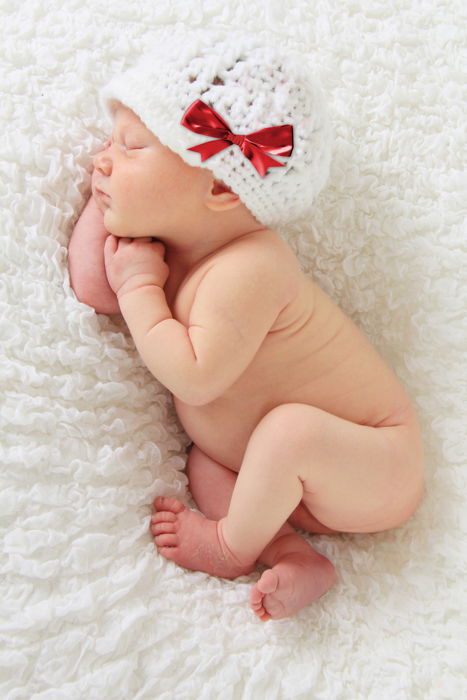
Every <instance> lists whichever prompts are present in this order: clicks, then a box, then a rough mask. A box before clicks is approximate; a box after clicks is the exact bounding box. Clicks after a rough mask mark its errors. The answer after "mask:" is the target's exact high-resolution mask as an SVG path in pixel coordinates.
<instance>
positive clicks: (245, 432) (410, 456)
mask: <svg viewBox="0 0 467 700" xmlns="http://www.w3.org/2000/svg"><path fill="white" fill-rule="evenodd" d="M309 72H310V71H309V68H308V67H307V66H306V64H305V62H304V60H303V58H297V57H295V56H293V55H287V56H278V55H277V54H276V52H275V50H273V49H271V48H268V47H258V48H256V47H255V46H254V45H253V44H252V42H251V41H250V42H248V41H246V40H237V41H236V42H232V41H228V40H227V41H225V43H222V42H221V43H219V44H213V43H212V42H204V43H203V41H202V40H199V41H196V40H193V42H192V45H191V46H190V47H186V48H185V49H184V51H180V48H178V50H177V49H171V48H170V46H169V47H168V48H167V47H163V46H161V47H159V50H158V51H157V52H155V53H154V54H152V55H151V56H150V57H146V58H143V59H142V61H141V62H140V63H139V65H138V66H137V67H136V68H133V69H131V70H129V71H127V72H126V73H124V74H123V75H121V76H118V77H117V78H115V79H114V80H113V81H112V82H111V83H110V85H109V86H108V87H107V88H106V89H105V90H104V93H103V99H104V103H105V104H106V106H107V108H108V110H109V112H110V113H111V115H112V117H113V132H112V138H111V141H110V142H108V143H107V144H106V146H105V147H104V149H103V150H102V151H101V152H100V153H98V154H97V156H96V157H95V159H94V171H93V175H92V197H91V199H90V200H89V203H88V205H87V206H86V208H85V210H84V212H83V214H82V216H81V217H80V219H79V221H78V223H77V225H76V227H75V230H74V232H73V236H72V239H71V242H70V250H69V261H70V262H69V264H70V275H71V280H72V285H73V288H74V290H75V293H76V294H77V296H78V298H79V299H81V300H82V301H85V302H86V303H88V304H90V305H92V306H94V308H96V310H97V311H100V312H105V313H114V312H118V311H120V312H121V313H122V314H123V317H124V318H125V321H126V322H127V324H128V327H129V329H130V332H131V334H132V336H133V339H134V341H135V344H136V347H137V349H138V351H139V353H140V355H141V357H142V358H143V360H144V362H145V363H146V365H147V367H148V368H149V370H150V371H151V372H152V374H153V375H154V376H155V377H156V378H157V379H158V380H159V381H160V382H162V383H163V384H164V385H165V386H166V387H167V388H168V389H169V390H170V391H171V392H172V394H173V396H174V401H175V406H176V409H177V413H178V416H179V418H180V421H181V423H182V425H183V426H184V428H185V430H186V432H187V433H188V435H189V437H190V438H191V440H192V442H193V445H192V447H191V450H190V452H189V456H188V461H187V474H188V478H189V483H190V490H191V493H192V495H193V498H194V499H195V501H196V503H197V505H198V507H199V509H200V510H201V511H202V513H203V514H204V516H203V515H200V514H199V513H197V512H194V511H191V510H189V509H187V508H185V506H184V505H183V504H182V503H180V502H179V501H178V500H176V499H174V498H168V497H163V496H161V497H159V498H157V499H156V501H155V510H156V512H155V514H154V515H153V517H152V523H151V530H152V533H153V535H154V538H155V543H156V546H157V549H158V551H159V553H160V554H161V555H162V556H164V557H166V558H167V559H170V560H172V561H174V562H176V563H178V564H179V565H181V566H184V567H186V568H189V569H194V570H200V571H205V572H207V573H209V574H212V575H215V576H220V577H226V578H235V577H237V576H239V575H242V574H248V573H249V572H251V571H252V570H253V569H254V567H255V564H256V563H257V562H258V561H259V562H261V563H262V564H263V565H265V566H266V567H267V568H266V570H265V571H264V572H263V573H262V575H261V577H260V578H259V580H258V582H257V583H256V584H255V585H254V586H253V588H252V591H251V596H250V605H251V607H252V609H253V611H254V613H255V614H256V615H257V616H258V617H259V618H260V619H261V620H268V619H271V618H274V619H279V618H283V617H287V616H290V615H292V614H294V613H296V612H297V611H298V610H300V609H301V608H303V607H304V606H306V605H308V604H309V603H310V602H311V601H313V600H314V599H316V598H318V597H319V596H321V595H322V594H324V593H325V592H326V591H327V590H328V589H329V588H330V586H331V585H332V583H333V581H334V568H333V566H332V564H331V563H330V561H329V560H328V559H326V558H325V557H324V556H322V555H320V554H319V553H317V552H315V551H314V549H313V548H312V547H311V546H310V545H309V544H308V542H307V541H306V540H305V539H304V538H303V537H301V536H300V535H299V534H298V533H297V532H296V529H295V528H298V529H301V530H304V531H307V532H310V533H333V532H353V533H369V532H376V531H380V530H385V529H388V528H393V527H396V526H398V525H400V524H401V523H403V522H404V521H406V520H407V519H408V518H409V517H410V516H411V514H412V513H413V512H414V510H415V509H416V507H417V505H418V503H419V501H420V498H421V494H422V489H423V477H422V472H423V451H422V444H421V438H420V431H419V426H418V422H417V418H416V415H415V412H414V409H413V407H412V405H411V403H410V400H409V398H408V396H407V394H406V392H405V391H404V389H403V388H402V386H401V385H400V383H399V382H398V380H397V379H396V377H395V375H394V374H393V372H392V371H391V370H390V369H389V368H388V367H387V366H386V364H385V363H384V362H383V360H382V358H381V357H380V356H379V355H378V353H377V352H376V350H375V349H374V348H373V347H372V345H371V344H370V343H369V342H368V340H367V339H366V338H365V337H364V336H363V335H362V333H361V332H360V331H359V330H358V329H357V327H356V326H355V325H354V324H353V323H352V321H351V320H350V319H349V318H347V317H346V316H345V315H344V313H343V312H342V311H341V310H340V309H339V308H338V307H337V306H336V305H335V304H334V303H333V302H332V301H331V300H330V299H329V297H328V296H327V295H326V294H325V293H324V292H323V291H322V290H321V289H320V288H319V287H318V286H317V285H316V284H315V283H314V282H313V281H312V280H311V279H309V278H308V277H307V276H306V275H305V274H304V273H303V272H302V271H301V269H300V267H299V264H298V261H297V259H296V257H295V255H294V254H293V252H292V250H291V249H290V247H289V246H288V245H287V243H286V242H285V241H284V240H283V239H282V238H281V236H280V235H278V233H277V230H281V229H285V228H286V227H287V224H288V223H289V222H290V221H292V220H293V219H296V218H298V217H302V218H303V217H304V216H305V215H306V213H307V212H308V211H309V210H310V206H311V202H312V200H313V198H314V196H315V195H316V193H317V192H318V191H319V190H320V188H321V187H322V186H323V184H324V181H325V179H326V176H327V171H328V164H329V133H328V127H327V122H326V115H325V111H324V108H323V104H322V96H321V93H320V92H319V90H318V89H317V88H316V87H314V86H313V84H312V83H311V79H310V76H309Z"/></svg>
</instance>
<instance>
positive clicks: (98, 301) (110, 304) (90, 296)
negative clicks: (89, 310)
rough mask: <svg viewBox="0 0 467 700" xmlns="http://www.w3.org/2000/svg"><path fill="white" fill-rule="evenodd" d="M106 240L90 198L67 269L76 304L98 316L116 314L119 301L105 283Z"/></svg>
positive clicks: (72, 243) (73, 237)
mask: <svg viewBox="0 0 467 700" xmlns="http://www.w3.org/2000/svg"><path fill="white" fill-rule="evenodd" d="M108 236H109V232H108V231H107V230H106V228H105V226H104V217H103V214H102V212H101V211H100V209H99V207H98V206H97V204H96V201H95V199H94V197H92V196H91V197H90V199H89V201H88V203H87V204H86V206H85V208H84V210H83V212H82V214H81V216H80V217H79V219H78V221H77V223H76V225H75V228H74V230H73V233H72V235H71V239H70V244H69V247H68V269H69V273H70V280H71V286H72V288H73V291H74V292H75V294H76V296H77V298H78V299H79V301H82V302H83V303H84V304H88V305H89V306H92V307H93V308H94V309H95V310H96V311H97V312H98V313H101V314H118V313H120V307H119V305H118V299H117V297H116V295H115V293H114V292H113V291H112V289H111V287H110V285H109V283H108V280H107V275H106V272H105V265H104V244H105V240H106V238H107V237H108Z"/></svg>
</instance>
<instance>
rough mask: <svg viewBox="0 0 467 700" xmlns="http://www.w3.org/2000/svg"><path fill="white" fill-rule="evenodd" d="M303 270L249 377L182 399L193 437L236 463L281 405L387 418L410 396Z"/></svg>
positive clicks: (363, 420)
mask: <svg viewBox="0 0 467 700" xmlns="http://www.w3.org/2000/svg"><path fill="white" fill-rule="evenodd" d="M290 254H291V255H292V253H291V251H290ZM285 267H287V265H285ZM295 274H297V276H298V277H297V287H296V290H297V291H296V294H295V295H294V298H293V300H292V301H291V302H290V303H289V304H288V305H287V306H286V307H285V308H284V310H283V311H282V312H281V313H280V314H279V316H278V318H277V320H276V322H275V323H274V325H273V327H272V328H271V330H270V332H269V333H268V334H267V336H266V338H265V340H264V342H263V343H262V345H261V347H260V348H259V350H258V352H257V354H256V355H255V357H254V359H253V361H252V362H251V364H250V365H249V366H248V367H247V369H246V370H245V372H244V373H243V374H242V375H241V377H240V378H239V379H238V380H237V381H236V382H235V383H234V384H233V385H232V386H231V387H230V388H229V389H228V390H227V391H226V392H225V393H224V394H223V395H222V396H221V397H219V398H218V399H216V400H215V401H213V402H211V403H209V404H207V405H204V406H196V407H194V406H187V405H185V404H183V403H181V402H179V401H176V406H177V410H178V414H179V417H180V419H181V421H182V423H183V424H184V426H185V428H186V430H187V432H188V434H189V435H190V437H191V438H192V440H193V441H194V442H195V443H196V444H197V445H198V446H199V447H200V448H201V449H203V450H204V451H205V452H206V453H207V454H209V455H210V456H211V457H212V458H213V459H217V460H218V461H220V462H222V463H223V464H225V465H226V466H229V467H231V468H235V466H236V464H237V462H238V465H239V464H240V461H241V456H242V455H243V450H244V448H245V445H246V443H247V441H248V438H249V436H250V435H251V432H252V430H253V429H254V427H255V426H256V425H257V424H258V422H259V421H260V420H261V418H262V417H263V416H264V415H266V413H267V412H268V411H270V410H271V409H272V408H274V407H275V406H278V405H280V404H284V403H305V404H310V405H313V406H316V407H318V408H321V409H323V410H325V411H328V412H330V413H333V414H335V415H338V416H340V417H342V418H345V419H347V420H350V421H352V422H354V423H359V424H365V425H381V424H384V423H385V422H386V423H387V424H390V423H391V422H392V421H393V420H396V419H397V415H396V414H397V412H398V411H400V410H401V409H403V408H404V407H405V406H406V405H407V404H408V402H409V400H408V397H407V394H406V393H405V391H404V390H403V388H402V386H401V385H400V384H399V382H398V380H397V378H396V377H395V375H394V373H393V372H392V371H391V370H390V369H389V367H388V366H387V365H386V364H385V362H384V361H383V359H382V358H381V356H380V355H379V354H378V353H377V351H376V350H375V349H374V348H373V346H372V345H371V343H370V342H369V341H368V340H367V339H366V338H365V336H364V335H363V334H362V333H361V332H360V331H359V329H358V328H357V327H356V326H355V324H354V323H353V322H352V321H351V320H350V319H349V318H348V317H347V316H346V315H345V314H344V313H343V312H342V311H341V310H340V309H339V307H338V306H336V305H335V304H334V303H333V302H332V301H331V299H330V298H329V297H328V296H327V295H326V294H325V293H324V292H323V291H322V290H321V289H320V288H319V287H318V286H317V285H316V284H315V283H314V282H313V281H312V280H310V279H309V278H307V277H306V276H305V275H304V274H303V273H302V272H301V271H300V270H298V268H296V272H295Z"/></svg>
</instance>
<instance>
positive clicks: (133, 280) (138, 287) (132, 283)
mask: <svg viewBox="0 0 467 700" xmlns="http://www.w3.org/2000/svg"><path fill="white" fill-rule="evenodd" d="M150 289H153V290H155V291H156V290H159V291H161V292H163V288H162V286H161V285H160V284H158V283H157V281H156V280H154V277H153V276H152V275H148V274H139V275H134V276H133V277H130V278H129V279H127V280H125V282H123V284H122V285H121V286H120V287H119V288H118V289H117V290H115V294H116V295H117V297H118V299H119V301H120V300H121V299H122V298H123V297H125V296H127V295H129V294H137V293H138V292H141V291H143V290H150Z"/></svg>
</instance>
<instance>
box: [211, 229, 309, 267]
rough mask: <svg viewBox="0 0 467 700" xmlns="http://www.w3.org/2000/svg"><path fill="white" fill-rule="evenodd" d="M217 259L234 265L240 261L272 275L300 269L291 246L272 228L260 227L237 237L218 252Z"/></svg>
mask: <svg viewBox="0 0 467 700" xmlns="http://www.w3.org/2000/svg"><path fill="white" fill-rule="evenodd" d="M218 260H219V261H224V262H225V263H228V264H234V265H237V264H239V263H240V264H242V265H246V266H247V267H248V268H250V269H251V268H254V269H256V270H257V271H258V272H259V271H260V270H263V271H264V272H267V271H269V272H270V273H271V274H273V275H282V274H294V273H296V272H298V271H299V270H300V264H299V262H298V259H297V257H296V255H295V253H294V252H293V250H292V249H291V247H290V246H289V245H288V244H287V243H286V241H284V240H283V239H282V238H281V237H280V236H279V234H278V233H276V231H274V230H272V229H261V230H258V231H253V232H252V233H248V234H246V235H244V236H241V237H239V238H238V239H236V240H235V241H233V242H232V243H231V244H229V245H228V246H227V247H226V248H225V249H224V251H221V252H220V254H219V256H218Z"/></svg>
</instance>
